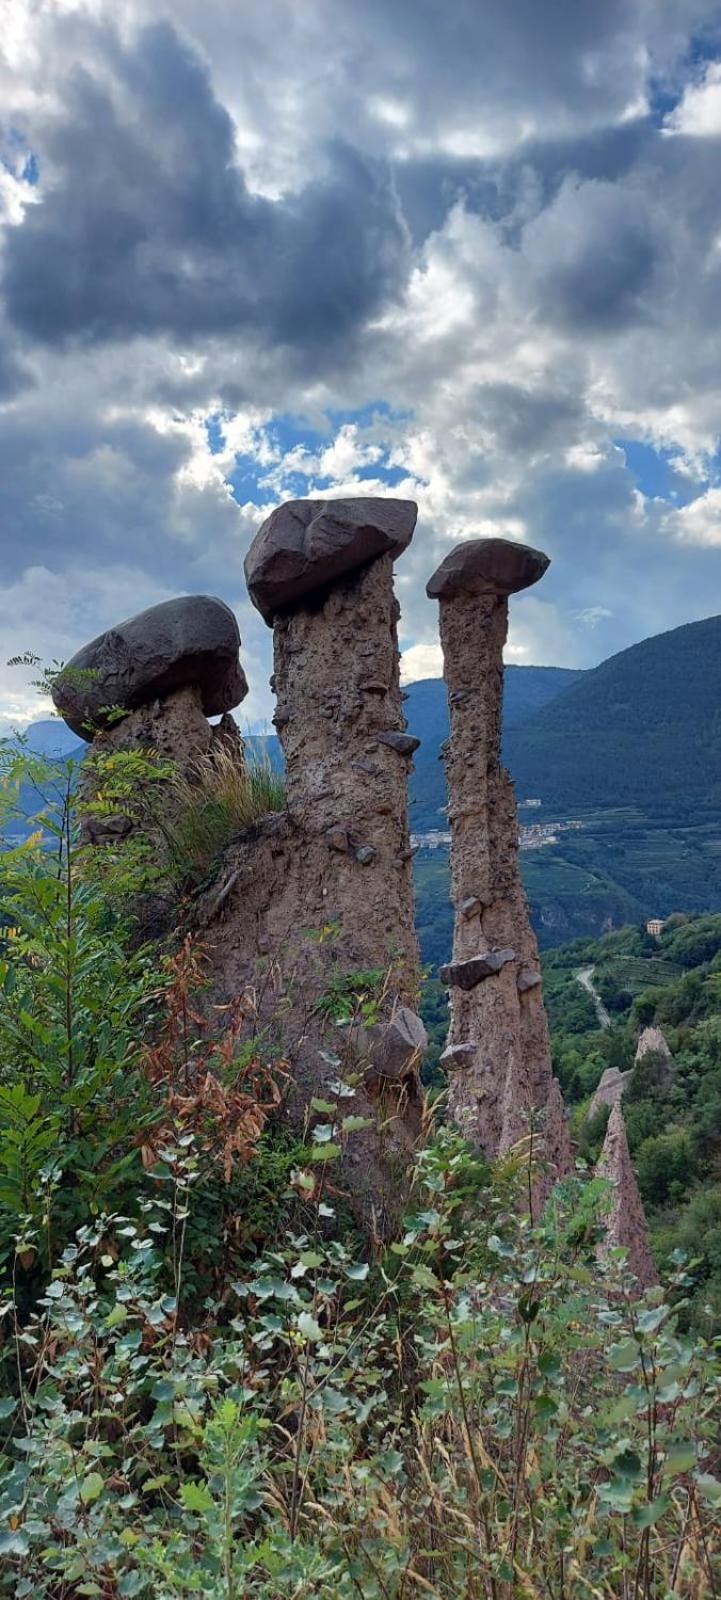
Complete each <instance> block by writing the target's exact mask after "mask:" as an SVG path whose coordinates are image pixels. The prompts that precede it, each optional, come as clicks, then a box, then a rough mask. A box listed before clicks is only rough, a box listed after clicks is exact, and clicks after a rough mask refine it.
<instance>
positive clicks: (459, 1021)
mask: <svg viewBox="0 0 721 1600" xmlns="http://www.w3.org/2000/svg"><path fill="white" fill-rule="evenodd" d="M547 566H548V558H547V557H546V556H545V555H543V554H541V552H540V551H537V550H531V549H529V548H528V546H526V545H521V544H515V543H513V542H512V541H510V540H507V539H472V540H468V541H466V542H464V543H462V544H459V545H456V546H455V547H454V549H453V550H452V551H451V552H450V554H449V555H448V556H446V558H445V560H444V561H442V562H441V565H440V567H439V568H438V569H437V571H436V572H435V573H434V575H433V577H432V578H431V580H430V582H429V584H428V586H427V593H428V594H429V595H430V596H431V597H434V598H437V599H438V600H439V601H440V633H441V645H442V648H443V661H444V669H443V670H444V678H445V681H446V685H447V688H448V701H449V712H450V739H449V743H448V747H447V755H446V773H447V780H448V802H449V808H448V817H449V824H450V831H451V899H452V902H453V908H454V935H453V960H452V961H451V962H450V963H449V964H448V966H447V967H443V968H441V978H442V980H443V981H444V982H445V983H447V984H448V986H449V991H450V1029H449V1037H448V1048H447V1050H446V1053H445V1057H444V1058H443V1059H444V1064H445V1065H447V1066H448V1068H449V1070H450V1072H451V1083H450V1093H449V1103H450V1110H451V1114H452V1116H453V1118H454V1120H455V1121H456V1123H457V1124H458V1126H459V1128H460V1129H461V1131H462V1132H463V1133H464V1134H465V1135H466V1137H468V1138H469V1139H471V1140H472V1141H473V1142H474V1143H475V1144H477V1145H479V1146H480V1147H481V1148H482V1149H483V1150H484V1151H485V1152H486V1154H487V1155H488V1156H490V1157H495V1156H497V1155H499V1154H502V1153H503V1152H504V1151H506V1150H508V1149H510V1147H511V1146H512V1145H514V1144H515V1143H516V1142H517V1141H518V1140H519V1139H520V1138H521V1137H522V1136H523V1135H524V1134H525V1133H527V1132H528V1131H529V1129H530V1127H531V1126H532V1123H533V1122H535V1121H536V1120H537V1119H536V1117H535V1114H536V1113H542V1117H541V1119H540V1120H541V1123H542V1129H541V1137H542V1139H543V1149H544V1157H545V1166H546V1171H547V1173H548V1175H549V1178H551V1177H553V1176H555V1175H556V1174H558V1173H560V1172H563V1171H566V1170H567V1169H568V1166H569V1161H570V1150H569V1143H568V1134H567V1130H566V1122H565V1115H564V1112H563V1103H562V1099H561V1095H560V1090H559V1088H558V1085H557V1084H556V1083H555V1080H554V1078H553V1074H552V1069H551V1052H550V1043H549V1037H548V1026H547V1022H546V1015H545V1012H544V1009H543V998H542V991H541V973H540V964H539V958H538V947H537V944H536V939H535V935H534V933H533V929H532V928H531V924H530V920H529V916H528V906H527V903H526V897H525V893H524V890H523V885H522V883H521V878H520V873H519V868H518V820H517V816H516V805H515V799H514V794H513V787H512V784H511V780H510V778H509V776H508V773H507V772H505V771H504V769H503V767H502V766H501V713H502V702H503V647H504V644H505V642H506V634H507V630H508V596H509V595H511V594H515V593H516V592H517V591H518V590H520V589H526V588H528V587H529V586H530V585H531V584H533V583H536V582H537V580H538V579H539V578H541V577H542V576H543V573H544V572H545V570H546V567H547ZM546 1186H547V1185H545V1184H542V1185H541V1189H543V1188H545V1187H546Z"/></svg>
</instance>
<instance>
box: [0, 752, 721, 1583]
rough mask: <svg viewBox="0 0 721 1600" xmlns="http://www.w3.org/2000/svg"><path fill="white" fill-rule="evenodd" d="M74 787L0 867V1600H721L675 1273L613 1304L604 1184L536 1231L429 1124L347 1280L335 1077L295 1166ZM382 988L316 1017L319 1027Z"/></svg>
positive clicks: (273, 1096) (508, 1195)
mask: <svg viewBox="0 0 721 1600" xmlns="http://www.w3.org/2000/svg"><path fill="white" fill-rule="evenodd" d="M17 760H18V758H17V756H16V755H13V756H12V757H8V764H7V766H6V770H5V779H6V788H5V794H6V798H7V799H8V804H9V805H10V806H12V804H13V799H14V796H15V795H16V793H17V788H18V785H19V784H21V783H22V784H24V785H25V786H26V787H27V782H28V775H27V770H24V771H23V772H22V774H21V772H20V770H19V768H18V766H17V764H16V763H17ZM39 776H40V774H39V773H37V772H36V774H35V777H36V778H39ZM75 776H76V775H75V773H74V772H73V770H72V767H71V766H68V768H67V769H66V770H64V772H63V773H62V774H58V772H57V770H56V771H55V773H54V776H53V784H55V785H56V789H55V792H54V796H53V798H52V802H51V801H50V800H49V799H48V798H47V796H46V799H45V803H44V804H43V806H42V807H41V813H42V820H41V821H39V823H38V829H37V831H36V833H35V835H34V836H32V837H31V838H30V839H29V840H27V841H25V842H24V843H23V844H22V845H19V846H16V847H15V848H13V849H12V850H11V851H9V852H8V853H7V854H6V855H5V856H4V857H3V861H2V917H3V927H2V932H1V933H0V943H1V960H0V982H1V984H2V1005H1V1008H0V1244H1V1247H2V1259H1V1261H0V1270H1V1271H2V1284H3V1288H2V1293H3V1299H2V1304H1V1305H0V1310H1V1311H2V1319H1V1321H0V1326H1V1327H2V1342H1V1343H0V1375H1V1378H2V1397H1V1398H0V1555H1V1556H2V1561H1V1562H0V1593H5V1594H8V1595H13V1596H17V1597H19V1600H23V1597H29V1596H33V1597H34V1596H46V1597H48V1600H75V1597H76V1596H81V1595H91V1596H92V1595H96V1596H101V1597H102V1600H116V1597H121V1596H136V1595H137V1596H148V1597H150V1596H153V1597H156V1600H171V1597H176V1596H187V1595H208V1596H213V1597H223V1600H240V1597H245V1596H247V1597H249V1600H252V1597H258V1600H281V1597H283V1600H306V1597H307V1600H311V1597H314V1600H315V1597H319V1600H356V1597H362V1600H411V1597H415V1596H429V1597H435V1600H456V1597H463V1596H465V1597H467V1600H472V1597H473V1600H475V1597H476V1596H488V1597H489V1600H511V1597H512V1596H513V1597H515V1596H522V1597H528V1600H535V1597H537V1596H540V1595H545V1596H549V1597H551V1596H553V1597H554V1600H555V1597H558V1600H561V1597H564V1600H565V1597H566V1596H568V1597H571V1596H575V1595H577V1594H578V1595H580V1594H583V1595H594V1596H603V1597H612V1596H619V1597H621V1596H622V1597H623V1600H637V1597H643V1600H651V1597H659V1600H660V1597H666V1596H671V1595H674V1596H679V1597H686V1596H688V1597H689V1600H692V1597H693V1600H697V1597H702V1596H706V1595H708V1596H713V1595H715V1594H718V1592H719V1586H720V1585H721V1547H720V1541H719V1516H720V1508H721V1479H720V1477H719V1437H718V1414H719V1400H720V1399H721V1369H720V1366H719V1360H718V1351H717V1349H716V1348H715V1347H714V1345H713V1343H712V1342H709V1341H708V1340H706V1339H704V1337H703V1336H702V1333H699V1332H696V1333H694V1332H691V1331H689V1330H688V1328H687V1327H686V1322H687V1321H688V1318H687V1310H688V1299H689V1295H691V1294H693V1292H694V1285H693V1278H692V1276H691V1273H692V1270H693V1269H692V1263H690V1262H687V1261H686V1259H685V1258H684V1255H683V1251H682V1250H681V1249H680V1248H676V1250H675V1254H674V1260H673V1261H672V1263H671V1273H670V1277H669V1280H668V1283H667V1286H666V1288H665V1290H661V1289H659V1290H655V1291H653V1292H651V1293H649V1294H648V1295H647V1296H646V1297H645V1299H639V1298H638V1297H637V1295H636V1294H635V1292H634V1286H633V1284H632V1282H631V1281H630V1280H629V1279H628V1278H627V1276H626V1274H625V1269H624V1265H623V1260H622V1259H621V1258H620V1257H619V1256H618V1255H616V1254H612V1255H611V1256H610V1257H608V1256H606V1257H604V1258H602V1259H600V1260H599V1257H598V1245H599V1228H598V1222H597V1216H598V1213H599V1210H600V1209H601V1208H602V1205H603V1201H604V1198H605V1191H604V1188H603V1185H601V1184H599V1183H598V1182H596V1181H589V1180H588V1179H587V1178H586V1177H585V1176H584V1175H583V1174H581V1173H579V1174H578V1175H577V1176H575V1177H574V1178H572V1179H569V1180H568V1181H567V1182H566V1183H565V1184H563V1185H562V1186H559V1187H558V1188H557V1190H556V1191H555V1192H554V1195H553V1196H552V1198H551V1200H550V1202H549V1204H548V1206H547V1209H546V1212H545V1214H544V1216H543V1218H542V1219H541V1221H540V1222H539V1223H538V1224H537V1225H536V1226H531V1224H530V1222H529V1220H528V1218H527V1217H526V1216H525V1214H524V1204H523V1196H524V1195H525V1193H526V1192H527V1186H528V1182H529V1173H528V1170H527V1160H528V1156H527V1152H526V1150H525V1147H523V1146H521V1147H519V1149H518V1150H517V1151H516V1152H514V1153H513V1154H512V1156H511V1157H509V1158H508V1159H507V1160H506V1161H505V1162H504V1163H502V1164H500V1165H499V1166H498V1167H497V1168H495V1169H494V1170H490V1169H489V1168H488V1167H487V1166H486V1164H485V1163H483V1162H482V1161H480V1160H479V1159H478V1158H477V1157H476V1156H474V1154H473V1153H472V1152H471V1151H470V1150H469V1149H468V1148H467V1147H466V1146H465V1145H464V1144H463V1142H462V1141H461V1140H460V1139H459V1138H458V1137H457V1136H456V1135H455V1134H453V1133H452V1132H451V1131H450V1130H449V1129H447V1128H445V1127H444V1126H443V1123H442V1120H440V1119H438V1120H437V1124H436V1128H435V1132H434V1134H433V1137H432V1138H431V1139H430V1141H429V1143H428V1144H427V1146H426V1148H425V1149H424V1150H423V1151H421V1152H420V1153H419V1156H418V1161H417V1166H416V1171H415V1176H414V1183H413V1188H412V1192H411V1199H410V1204H409V1208H408V1215H407V1217H406V1220H405V1224H404V1226H403V1228H402V1229H401V1230H400V1232H399V1233H398V1235H397V1236H396V1237H394V1238H391V1239H388V1240H386V1241H385V1242H384V1243H380V1242H379V1241H374V1243H373V1245H372V1246H371V1245H370V1244H369V1242H368V1241H367V1240H366V1239H364V1238H363V1237H361V1236H360V1235H359V1234H358V1233H357V1231H356V1230H355V1228H354V1227H353V1225H352V1224H351V1223H350V1222H349V1221H348V1213H347V1209H346V1206H345V1198H344V1195H343V1192H342V1187H341V1185H340V1183H339V1180H338V1177H337V1170H338V1169H337V1162H338V1159H339V1156H340V1153H341V1151H342V1149H343V1147H344V1146H345V1144H346V1143H347V1142H348V1141H351V1140H352V1139H353V1138H354V1136H355V1134H356V1133H357V1131H358V1130H359V1129H360V1128H361V1127H362V1126H363V1125H364V1120H363V1119H362V1118H359V1117H358V1116H357V1115H356V1113H355V1110H354V1090H353V1087H352V1085H351V1084H348V1083H346V1082H345V1081H343V1079H342V1078H340V1077H339V1076H338V1062H337V1059H336V1058H334V1057H333V1056H332V1055H330V1054H329V1055H328V1057H327V1058H326V1059H327V1069H328V1070H327V1080H328V1081H327V1087H326V1090H325V1097H324V1098H317V1099H315V1100H314V1101H313V1102H312V1104H311V1105H310V1106H309V1108H308V1119H307V1129H306V1133H305V1136H304V1137H303V1138H302V1139H301V1138H297V1137H293V1136H292V1135H290V1134H289V1133H288V1132H287V1131H286V1129H285V1128H284V1126H283V1123H282V1120H279V1118H278V1115H277V1110H278V1106H279V1105H280V1103H281V1102H282V1097H283V1095H284V1092H285V1087H286V1081H287V1079H286V1067H285V1065H284V1063H283V1062H282V1061H280V1060H277V1059H274V1057H273V1052H272V1049H271V1048H270V1041H269V1040H268V1039H265V1040H260V1039H254V1040H252V1041H251V1042H250V1043H248V1042H247V1041H244V1036H243V1034H242V1032H241V1029H240V1027H239V1024H238V1018H237V1017H235V1016H234V1015H233V1014H232V1013H228V1014H227V1015H225V1017H224V1018H223V1025H222V1027H221V1028H220V1029H218V1031H213V1030H211V1029H210V1028H209V1027H208V1026H207V1023H206V1020H205V1016H204V1008H203V1006H202V988H203V952H202V948H200V947H198V946H197V945H194V944H193V943H192V942H188V941H185V942H183V941H182V940H181V941H178V939H177V938H176V939H175V940H174V941H171V942H170V943H169V947H168V948H167V949H161V948H160V947H158V946H152V945H149V944H147V943H145V944H143V943H139V942H138V939H139V935H138V927H137V925H134V924H133V908H136V909H137V902H138V895H139V892H140V890H141V888H142V884H143V873H144V872H148V871H149V870H150V867H149V865H148V863H147V862H144V860H143V857H142V853H141V852H138V850H137V849H136V847H135V845H134V843H133V841H132V839H131V840H130V841H129V842H128V841H126V842H121V843H119V844H118V846H117V848H115V847H114V848H110V849H107V850H98V851H95V852H90V853H89V854H88V852H84V851H83V849H82V848H80V847H79V846H78V844H77V840H76V832H75V829H76V818H75V812H76V802H75V798H74V795H75V787H76V785H75ZM112 781H113V783H114V784H116V783H120V781H121V779H120V777H119V769H118V768H117V767H116V769H115V772H114V775H113V779H112ZM108 793H110V791H108ZM108 803H109V804H110V803H112V806H117V804H118V793H117V791H116V790H115V789H113V791H112V796H111V800H109V801H108ZM151 865H152V864H151ZM150 882H151V887H153V886H154V884H153V880H152V878H151V879H150ZM382 981H383V974H382V973H359V974H349V975H347V978H346V979H345V980H344V981H343V982H339V983H336V984H335V985H334V987H333V989H332V991H331V992H329V994H328V1003H327V1013H328V1022H329V1029H333V1028H334V1027H335V1026H336V1024H337V1021H338V1019H339V1018H340V1019H341V1020H343V1021H347V1020H349V1019H350V1020H352V1019H353V1018H354V1017H355V1016H356V1015H358V1014H360V1015H362V1016H365V1017H366V1019H367V1017H368V1016H369V1015H373V1009H372V1008H373V1006H374V1004H375V1003H376V1002H375V1001H374V993H375V991H376V990H377V989H378V987H379V986H382ZM688 1243H690V1245H691V1249H693V1247H694V1246H693V1240H692V1239H691V1240H689V1241H688Z"/></svg>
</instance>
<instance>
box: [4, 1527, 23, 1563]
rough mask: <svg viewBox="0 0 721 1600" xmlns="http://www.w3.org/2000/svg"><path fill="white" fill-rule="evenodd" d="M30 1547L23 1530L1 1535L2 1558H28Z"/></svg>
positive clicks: (19, 1529) (16, 1529)
mask: <svg viewBox="0 0 721 1600" xmlns="http://www.w3.org/2000/svg"><path fill="white" fill-rule="evenodd" d="M29 1548H30V1546H29V1544H28V1540H27V1535H26V1534H25V1533H24V1532H23V1529H22V1528H15V1529H13V1530H12V1532H9V1533H0V1556H26V1555H27V1553H28V1550H29Z"/></svg>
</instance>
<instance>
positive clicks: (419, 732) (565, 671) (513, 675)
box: [405, 666, 585, 832]
mask: <svg viewBox="0 0 721 1600" xmlns="http://www.w3.org/2000/svg"><path fill="white" fill-rule="evenodd" d="M584 676H585V674H584V673H583V672H581V671H579V670H574V669H573V668H570V667H520V666H507V667H506V670H505V675H504V691H503V736H504V752H505V746H506V743H507V740H508V736H509V732H510V730H511V729H512V728H518V727H521V726H524V725H525V724H526V723H527V722H528V721H529V720H531V719H533V718H534V717H535V716H537V715H538V713H539V712H540V711H541V710H542V709H543V707H544V706H547V705H549V704H550V703H552V702H553V701H554V700H555V699H556V698H557V697H558V696H559V695H563V694H564V693H566V692H567V691H568V690H569V689H571V688H572V687H573V686H574V685H575V684H576V683H578V681H579V679H582V678H583V677H584ZM406 693H407V695H408V699H407V701H406V707H405V710H406V718H407V721H408V728H409V731H410V732H411V733H414V734H415V735H416V738H418V739H420V741H421V743H420V748H419V749H418V750H417V751H416V754H415V757H414V770H413V772H412V774H411V780H410V785H409V805H410V822H411V828H412V830H413V831H414V832H427V831H428V830H429V829H431V828H438V827H443V826H444V807H445V804H446V782H445V774H444V770H443V762H442V761H441V760H440V759H439V757H440V752H441V746H442V744H443V743H444V741H445V740H446V739H447V738H448V701H447V697H446V686H445V684H444V682H443V680H442V678H421V679H419V681H418V682H417V683H409V684H408V686H407V690H406ZM524 792H525V791H524ZM530 792H531V791H530V790H529V791H528V793H529V794H530ZM534 792H535V791H534Z"/></svg>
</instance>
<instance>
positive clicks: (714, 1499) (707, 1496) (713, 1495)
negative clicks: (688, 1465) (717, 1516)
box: [696, 1472, 721, 1506]
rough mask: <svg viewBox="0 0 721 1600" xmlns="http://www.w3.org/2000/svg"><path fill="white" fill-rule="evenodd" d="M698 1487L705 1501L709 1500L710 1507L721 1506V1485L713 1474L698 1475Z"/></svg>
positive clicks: (703, 1473)
mask: <svg viewBox="0 0 721 1600" xmlns="http://www.w3.org/2000/svg"><path fill="white" fill-rule="evenodd" d="M696 1487H697V1489H698V1492H699V1494H701V1495H703V1497H704V1500H708V1503H709V1505H711V1506H721V1483H719V1480H718V1478H714V1476H713V1474H712V1473H711V1472H699V1473H697V1475H696Z"/></svg>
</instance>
